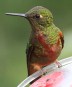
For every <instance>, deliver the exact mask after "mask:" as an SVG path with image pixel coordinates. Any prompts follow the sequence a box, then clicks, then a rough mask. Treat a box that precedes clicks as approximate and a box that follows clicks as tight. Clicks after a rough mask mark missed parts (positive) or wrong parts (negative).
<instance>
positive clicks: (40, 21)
mask: <svg viewBox="0 0 72 87" xmlns="http://www.w3.org/2000/svg"><path fill="white" fill-rule="evenodd" d="M6 14H7V15H15V16H22V17H25V18H27V19H28V20H29V22H30V24H31V26H33V27H38V26H42V27H45V26H50V25H51V24H52V22H53V16H52V13H51V12H50V11H49V10H48V9H47V8H45V7H42V6H36V7H34V8H32V9H30V10H29V11H28V12H26V13H25V14H19V13H6Z"/></svg>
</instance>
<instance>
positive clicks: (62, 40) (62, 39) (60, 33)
mask: <svg viewBox="0 0 72 87" xmlns="http://www.w3.org/2000/svg"><path fill="white" fill-rule="evenodd" d="M59 36H60V39H61V43H62V48H63V47H64V36H63V33H62V32H61V31H60V32H59Z"/></svg>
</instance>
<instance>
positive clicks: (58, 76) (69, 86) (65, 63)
mask: <svg viewBox="0 0 72 87" xmlns="http://www.w3.org/2000/svg"><path fill="white" fill-rule="evenodd" d="M60 63H61V64H62V67H60V68H58V67H57V65H56V64H54V63H53V64H51V65H49V66H46V67H45V68H43V72H44V73H45V72H47V74H46V75H45V76H42V77H41V78H40V79H38V80H37V81H35V82H34V83H33V84H32V85H30V86H29V87H72V57H69V58H66V59H63V60H60ZM40 75H41V71H37V72H36V73H34V74H32V75H31V76H29V77H28V78H26V79H25V80H24V81H23V82H21V83H20V84H19V85H18V86H17V87H26V85H28V84H29V83H30V82H31V81H33V80H34V79H36V78H37V77H39V76H40Z"/></svg>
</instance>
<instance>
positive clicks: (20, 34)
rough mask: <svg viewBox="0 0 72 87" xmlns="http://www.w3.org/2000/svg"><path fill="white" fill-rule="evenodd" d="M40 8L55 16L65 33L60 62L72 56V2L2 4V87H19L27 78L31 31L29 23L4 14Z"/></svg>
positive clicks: (11, 0)
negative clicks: (27, 46) (27, 52)
mask: <svg viewBox="0 0 72 87" xmlns="http://www.w3.org/2000/svg"><path fill="white" fill-rule="evenodd" d="M37 5H41V6H44V7H46V8H48V9H49V10H50V11H51V12H52V13H53V16H54V23H55V25H56V26H57V27H59V28H60V29H61V30H62V31H63V33H64V37H65V46H64V49H63V51H62V53H61V55H60V56H59V59H62V58H66V57H69V56H72V0H6V1H5V0H0V87H16V86H17V85H18V84H19V83H20V82H21V81H22V80H24V79H25V78H26V77H27V68H26V54H25V49H26V44H27V42H28V38H29V35H30V31H31V27H30V24H29V22H28V21H27V20H26V19H24V18H21V17H13V16H7V15H5V13H6V12H17V13H25V12H26V11H28V10H29V9H30V8H32V7H34V6H37Z"/></svg>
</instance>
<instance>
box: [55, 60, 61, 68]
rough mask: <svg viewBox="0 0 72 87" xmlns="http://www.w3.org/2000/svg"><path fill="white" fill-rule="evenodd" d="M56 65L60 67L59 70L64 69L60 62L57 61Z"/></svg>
mask: <svg viewBox="0 0 72 87" xmlns="http://www.w3.org/2000/svg"><path fill="white" fill-rule="evenodd" d="M55 63H56V65H57V66H58V68H60V67H62V64H61V63H60V62H58V60H56V61H55Z"/></svg>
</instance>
